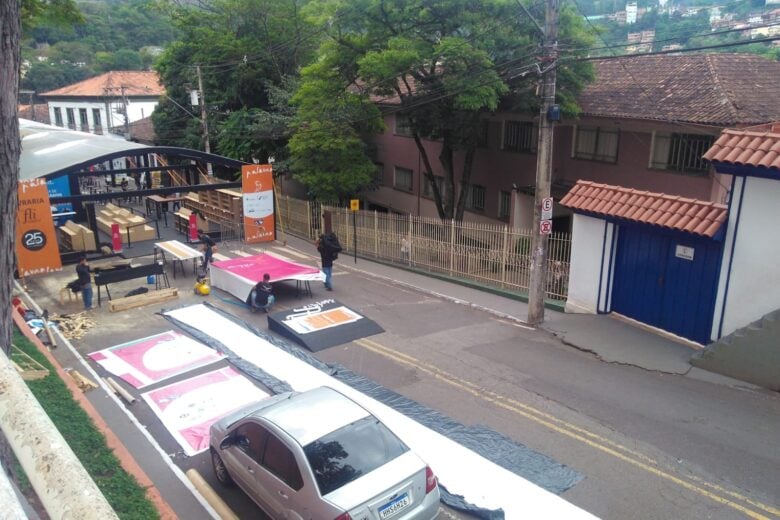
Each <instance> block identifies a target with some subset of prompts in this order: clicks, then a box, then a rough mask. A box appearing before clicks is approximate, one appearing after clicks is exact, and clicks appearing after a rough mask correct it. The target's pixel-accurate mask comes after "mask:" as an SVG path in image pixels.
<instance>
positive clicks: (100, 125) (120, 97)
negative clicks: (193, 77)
mask: <svg viewBox="0 0 780 520" xmlns="http://www.w3.org/2000/svg"><path fill="white" fill-rule="evenodd" d="M164 94H165V89H164V88H163V86H162V85H161V84H160V78H159V76H158V75H157V73H156V72H149V71H112V72H106V73H105V74H101V75H100V76H96V77H94V78H89V79H86V80H84V81H80V82H78V83H74V84H72V85H68V86H66V87H62V88H59V89H56V90H52V91H50V92H44V93H43V94H39V95H40V97H42V98H44V99H45V100H46V101H47V102H48V104H49V118H50V120H51V122H52V123H53V124H54V125H56V126H67V127H68V128H70V129H72V130H80V131H82V132H90V133H93V134H102V133H106V132H107V131H108V130H109V129H117V130H116V131H117V132H118V133H121V134H124V133H127V131H128V128H129V125H130V123H133V122H134V121H138V120H139V119H143V118H145V117H148V116H151V115H152V112H153V111H154V108H155V107H156V106H157V103H158V102H159V99H160V96H163V95H164Z"/></svg>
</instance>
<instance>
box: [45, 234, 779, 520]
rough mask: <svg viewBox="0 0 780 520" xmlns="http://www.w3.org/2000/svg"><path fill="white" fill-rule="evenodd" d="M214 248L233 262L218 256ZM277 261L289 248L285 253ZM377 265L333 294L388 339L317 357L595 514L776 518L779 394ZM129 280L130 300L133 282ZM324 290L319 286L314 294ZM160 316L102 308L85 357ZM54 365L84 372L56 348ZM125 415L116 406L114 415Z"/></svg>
mask: <svg viewBox="0 0 780 520" xmlns="http://www.w3.org/2000/svg"><path fill="white" fill-rule="evenodd" d="M301 250H302V251H304V252H306V253H309V254H310V253H311V252H312V251H308V250H306V249H303V247H301ZM220 252H221V253H224V254H226V255H230V253H229V252H227V250H226V249H225V248H223V247H220ZM275 252H278V253H281V254H283V248H281V246H279V247H278V248H277V249H275ZM296 254H298V253H296ZM290 258H292V259H296V260H300V258H299V257H298V256H295V255H291V256H290ZM355 267H356V268H357V269H355ZM371 270H372V269H371V264H370V263H369V262H366V261H364V260H358V264H357V266H355V265H354V264H353V263H352V260H351V259H348V258H346V257H343V258H340V260H339V262H338V263H337V265H336V269H335V273H336V276H335V277H334V285H335V290H334V292H333V293H328V296H333V297H335V298H337V299H338V300H339V301H341V302H342V303H344V304H346V305H347V306H349V307H351V308H353V309H355V310H356V311H358V312H360V313H362V314H364V315H366V316H367V317H369V318H371V319H373V320H375V321H376V322H378V323H379V324H380V325H381V326H382V327H383V328H384V329H385V331H386V332H385V333H383V334H380V335H376V336H372V337H369V338H363V339H360V340H357V341H355V342H351V343H348V344H345V345H341V346H337V347H333V348H330V349H327V350H324V351H321V352H319V353H317V354H316V356H317V357H318V358H320V359H322V360H323V361H326V362H336V363H340V364H342V365H345V366H346V367H347V368H350V369H351V370H353V371H354V372H357V373H359V374H362V375H364V376H366V377H368V378H369V379H372V380H374V381H376V382H378V383H380V384H382V385H384V386H385V387H387V388H389V389H391V390H393V391H395V392H398V393H400V394H402V395H404V396H406V397H409V398H411V399H413V400H415V401H418V402H420V403H421V404H424V405H426V406H428V407H430V408H433V409H435V410H438V411H440V412H442V413H444V414H445V415H447V416H449V417H451V418H453V419H455V420H457V421H459V422H461V423H463V424H466V425H472V424H481V425H486V426H488V427H490V428H492V429H494V430H496V431H498V432H500V433H502V434H504V435H506V436H508V437H510V438H512V439H513V440H514V441H516V442H518V443H521V444H523V445H525V446H527V447H529V448H531V449H533V450H536V451H538V452H540V453H543V454H545V455H548V456H550V457H552V458H553V459H555V460H557V461H558V462H560V463H562V464H566V465H568V466H570V467H571V468H573V469H575V470H577V471H579V472H580V473H582V474H583V475H584V477H585V478H584V479H583V480H582V481H581V482H579V483H578V484H577V485H575V486H574V487H573V488H572V489H570V490H569V491H567V492H566V493H564V494H563V498H565V499H566V500H568V501H570V502H572V503H574V504H575V505H577V506H579V507H582V508H583V509H585V510H587V511H589V512H591V513H593V514H595V515H596V516H599V517H601V518H606V519H613V518H614V519H624V518H642V519H645V518H646V519H668V518H676V519H702V518H717V519H731V518H746V517H747V518H757V519H762V518H780V503H779V502H778V501H779V500H780V478H778V476H779V475H780V433H778V432H780V396H778V394H776V393H771V392H765V391H761V390H756V389H751V388H746V387H743V386H732V385H728V384H724V381H723V380H720V379H717V378H714V379H713V380H712V381H707V380H701V379H694V378H692V377H690V376H682V375H671V374H665V373H661V372H654V371H647V370H642V369H639V368H636V367H631V366H623V365H619V364H610V363H604V362H601V361H599V360H598V359H596V358H595V357H593V356H592V355H591V354H588V353H584V352H580V351H578V350H576V349H573V348H571V347H568V346H565V345H563V344H562V343H561V342H560V340H558V339H557V338H555V337H553V336H552V335H550V334H548V333H546V332H544V331H539V330H530V329H528V328H526V327H524V326H522V325H521V324H519V323H518V322H516V321H513V320H509V319H501V318H498V317H496V314H494V313H490V312H485V311H483V310H480V309H477V308H474V307H470V306H468V305H463V304H459V303H454V302H452V301H449V300H446V299H442V298H440V297H438V296H437V295H435V294H433V293H432V292H430V291H429V289H431V288H433V289H435V291H437V292H440V293H441V292H444V291H446V284H441V283H440V282H437V283H436V284H435V287H433V286H431V287H423V286H420V287H413V286H411V285H407V284H399V283H394V282H393V281H392V280H388V279H387V278H377V277H375V276H373V275H371V274H370V273H369V271H371ZM394 276H397V277H398V278H399V279H402V278H403V277H404V276H406V275H405V274H404V273H403V272H402V271H397V273H396V274H394ZM61 277H62V280H56V279H55V278H56V277H51V278H49V279H35V280H33V281H31V283H30V285H31V289H30V290H31V293H32V294H33V296H34V297H35V298H36V299H39V300H40V301H42V303H44V304H45V305H47V306H48V307H49V308H50V310H51V309H52V308H56V307H57V306H58V305H57V304H56V303H54V299H55V298H56V295H57V291H58V288H59V287H61V286H62V285H63V283H62V282H63V280H65V281H67V280H69V279H70V278H72V276H71V274H70V273H67V274H63V275H62V276H61ZM191 282H192V280H191V279H190V278H186V279H184V278H181V277H180V278H179V279H177V283H178V284H179V285H180V286H181V287H182V290H181V297H180V299H179V301H178V302H176V303H175V304H172V305H170V306H169V307H173V306H179V305H183V304H185V303H186V302H189V301H192V302H195V301H200V300H197V299H196V297H195V296H194V295H192V294H191V285H190V284H191ZM128 283H130V284H131V286H130V287H129V288H128V290H129V289H130V288H133V287H135V285H137V284H132V283H131V282H128ZM415 283H416V282H415ZM418 285H419V284H418ZM112 291H113V289H112ZM120 292H122V291H121V290H118V291H117V294H119V293H120ZM293 293H294V291H291V290H288V289H284V288H280V290H279V291H278V293H277V296H278V297H277V301H278V305H279V306H281V307H288V306H289V307H292V306H294V305H298V304H299V303H300V300H297V299H296V298H295V296H294V294H293ZM318 293H319V294H318ZM323 294H325V293H324V292H323V291H322V290H321V289H320V288H318V287H315V295H314V296H315V298H316V297H322V295H323ZM219 296H220V295H219V294H218V292H215V293H214V294H213V295H212V296H209V297H208V299H209V301H210V302H211V303H212V304H215V305H217V306H220V307H222V308H225V309H226V310H228V311H230V312H232V313H235V314H237V315H239V316H241V317H243V318H245V319H251V320H256V321H257V322H258V323H259V324H261V326H265V324H264V315H250V314H249V313H247V312H246V311H244V310H243V309H241V308H240V307H238V306H237V305H234V304H231V303H229V300H230V297H228V296H226V295H224V294H223V295H222V297H223V298H225V299H224V300H223V299H220V298H219ZM500 305H501V306H502V307H500V308H498V309H496V310H499V311H501V312H504V313H507V314H511V312H510V311H511V310H512V307H511V306H512V305H515V303H514V302H512V301H510V300H504V301H503V303H500ZM68 309H69V310H71V311H77V310H78V307H77V306H75V304H73V306H72V307H70V308H68ZM68 309H66V310H68ZM157 310H159V307H155V308H148V307H147V308H140V309H133V310H129V311H125V312H121V313H116V314H111V313H109V312H108V310H107V309H106V308H105V307H104V308H103V309H102V310H99V311H96V312H95V313H94V318H95V320H96V321H97V322H98V323H99V325H98V326H97V327H96V328H95V329H93V330H92V331H90V332H89V333H88V334H87V335H86V336H85V337H84V338H83V340H81V341H76V342H74V345H75V346H76V348H77V350H78V351H79V352H80V353H81V354H86V353H88V352H92V351H94V350H97V349H100V348H105V347H108V346H111V345H116V344H119V343H122V342H123V341H127V340H130V339H137V338H140V337H144V336H148V335H151V334H154V333H156V332H161V331H164V330H169V329H171V328H173V327H172V325H171V324H169V323H168V322H167V321H165V320H163V319H162V318H161V317H160V316H158V315H155V314H153V313H154V312H156V311H157ZM613 339H614V338H613ZM57 356H61V357H63V358H65V359H64V361H63V362H64V363H66V364H67V363H73V362H74V361H73V360H68V359H67V354H65V353H64V351H62V349H58V352H57ZM93 366H94V365H93ZM101 406H102V408H106V409H107V408H108V406H107V405H106V404H105V403H104V404H103V405H101ZM145 407H146V405H145V403H143V402H140V403H139V402H137V403H136V404H134V405H132V406H131V407H130V409H131V411H132V413H133V414H134V415H135V416H136V417H137V418H138V421H139V422H140V423H141V424H143V425H144V426H145V427H146V429H147V430H148V431H149V433H150V434H151V435H152V436H153V437H154V438H155V439H156V440H157V442H158V443H159V444H160V446H161V447H162V449H163V451H164V452H165V453H167V454H168V456H169V457H171V459H172V460H173V461H174V462H175V463H176V464H177V465H178V466H179V467H181V468H183V469H187V468H190V467H195V468H197V469H198V470H199V471H200V473H201V474H202V475H203V476H204V477H205V478H206V479H207V480H209V481H213V477H212V475H211V469H210V462H209V461H208V456H207V454H202V455H199V456H197V457H186V456H184V455H183V454H181V453H180V449H179V448H178V445H177V444H176V443H175V442H174V441H173V439H172V438H171V437H170V435H169V434H168V433H167V432H166V431H165V430H164V429H163V428H162V426H161V425H160V424H159V422H158V421H157V420H156V418H155V417H154V416H153V414H151V412H150V411H149V410H148V407H146V408H145ZM115 413H116V412H111V411H106V414H107V415H108V416H109V419H111V416H112V415H114V414H115ZM114 420H115V421H121V419H120V418H115V419H114ZM109 424H111V421H109ZM139 456H141V457H159V456H160V455H159V454H157V453H155V454H139ZM423 457H424V454H423ZM215 489H218V490H219V489H220V488H219V487H218V486H217V487H215ZM163 491H164V492H165V491H166V490H165V489H163ZM169 492H170V490H169ZM219 492H220V494H221V495H222V496H223V497H225V499H226V500H227V501H228V502H229V504H230V505H231V507H233V508H235V510H236V512H237V513H238V514H239V516H240V517H241V518H256V517H257V514H258V512H257V509H256V508H255V507H254V506H253V505H252V504H251V502H249V500H248V499H247V498H246V497H244V496H243V495H242V494H241V493H240V492H239V491H236V490H220V491H219ZM171 493H173V492H171ZM174 494H175V493H174ZM519 499H521V498H519ZM182 507H184V506H182ZM449 516H453V517H456V518H458V517H459V518H465V517H464V516H462V515H458V514H456V513H454V512H451V511H446V512H445V513H444V515H443V517H444V518H447V517H449Z"/></svg>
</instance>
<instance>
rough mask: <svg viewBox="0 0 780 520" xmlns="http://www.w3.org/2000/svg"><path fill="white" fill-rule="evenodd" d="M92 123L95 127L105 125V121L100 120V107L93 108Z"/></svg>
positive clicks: (98, 127)
mask: <svg viewBox="0 0 780 520" xmlns="http://www.w3.org/2000/svg"><path fill="white" fill-rule="evenodd" d="M92 124H93V125H95V129H96V130H97V129H100V128H101V127H102V126H103V123H102V122H101V120H100V109H99V108H93V109H92Z"/></svg>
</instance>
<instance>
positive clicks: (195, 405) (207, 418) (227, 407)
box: [141, 367, 268, 456]
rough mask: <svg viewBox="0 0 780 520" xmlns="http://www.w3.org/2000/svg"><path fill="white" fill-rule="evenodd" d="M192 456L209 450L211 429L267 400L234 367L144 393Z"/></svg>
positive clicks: (172, 433) (164, 422)
mask: <svg viewBox="0 0 780 520" xmlns="http://www.w3.org/2000/svg"><path fill="white" fill-rule="evenodd" d="M141 397H143V398H144V400H145V401H146V402H147V403H148V404H149V406H150V407H151V409H152V411H154V413H155V414H156V415H157V417H159V418H160V421H162V423H163V425H164V426H165V427H166V428H167V429H168V431H169V432H170V433H171V435H173V438H174V439H176V441H177V442H178V443H179V444H180V445H181V447H182V448H184V452H185V453H186V454H187V455H189V456H192V455H196V454H198V453H200V452H202V451H205V450H207V449H208V447H209V428H210V427H211V425H212V424H214V423H215V422H216V421H218V420H219V419H221V418H222V417H224V416H225V415H227V414H229V413H230V412H232V411H234V410H237V409H239V408H241V407H242V406H246V405H248V404H250V403H253V402H256V401H260V400H262V399H265V398H267V397H268V394H267V393H266V392H263V391H262V390H260V389H259V388H257V387H256V386H255V385H254V384H252V382H251V381H250V380H249V379H247V378H246V377H244V376H242V375H241V374H239V373H238V372H236V371H235V370H233V369H232V368H231V367H225V368H223V369H220V370H215V371H213V372H208V373H206V374H201V375H199V376H196V377H193V378H191V379H187V380H184V381H179V382H178V383H173V384H170V385H167V386H164V387H162V388H158V389H156V390H150V391H149V392H146V393H143V394H141Z"/></svg>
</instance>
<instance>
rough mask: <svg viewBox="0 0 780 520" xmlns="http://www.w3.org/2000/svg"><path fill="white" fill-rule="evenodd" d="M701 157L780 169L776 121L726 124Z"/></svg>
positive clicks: (779, 133)
mask: <svg viewBox="0 0 780 520" xmlns="http://www.w3.org/2000/svg"><path fill="white" fill-rule="evenodd" d="M704 158H705V159H707V160H708V161H712V162H714V163H727V164H739V165H743V166H756V167H763V168H771V169H775V170H780V123H773V124H768V125H762V126H760V127H752V128H745V129H743V130H737V129H731V128H727V129H726V130H724V131H723V132H722V133H721V134H720V137H719V138H718V140H717V141H715V143H714V144H713V145H712V147H711V148H710V149H709V150H707V153H705V154H704Z"/></svg>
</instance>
